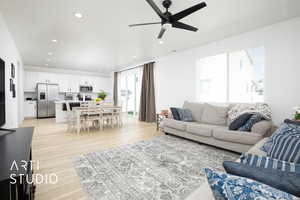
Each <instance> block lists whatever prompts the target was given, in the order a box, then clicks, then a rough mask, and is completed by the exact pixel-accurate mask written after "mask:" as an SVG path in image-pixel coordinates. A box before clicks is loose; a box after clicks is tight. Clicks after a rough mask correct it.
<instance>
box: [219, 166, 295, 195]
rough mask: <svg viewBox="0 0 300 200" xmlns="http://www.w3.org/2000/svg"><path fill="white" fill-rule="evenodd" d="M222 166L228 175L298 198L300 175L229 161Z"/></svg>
mask: <svg viewBox="0 0 300 200" xmlns="http://www.w3.org/2000/svg"><path fill="white" fill-rule="evenodd" d="M223 166H224V168H225V170H226V172H227V173H229V174H232V175H235V176H240V177H245V178H250V179H252V180H255V181H259V182H260V183H264V184H266V185H269V186H271V187H273V188H276V189H278V190H281V191H284V192H287V193H290V194H293V195H295V196H298V197H300V174H296V173H292V172H283V171H279V170H276V169H271V168H259V167H253V166H250V165H245V164H241V163H237V162H231V161H225V162H224V163H223Z"/></svg>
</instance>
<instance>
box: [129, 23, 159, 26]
mask: <svg viewBox="0 0 300 200" xmlns="http://www.w3.org/2000/svg"><path fill="white" fill-rule="evenodd" d="M154 24H161V22H152V23H142V24H130V25H129V27H135V26H146V25H154Z"/></svg>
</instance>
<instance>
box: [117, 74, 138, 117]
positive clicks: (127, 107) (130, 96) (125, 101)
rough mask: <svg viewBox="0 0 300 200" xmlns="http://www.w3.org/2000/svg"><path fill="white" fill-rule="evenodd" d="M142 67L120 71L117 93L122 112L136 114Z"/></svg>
mask: <svg viewBox="0 0 300 200" xmlns="http://www.w3.org/2000/svg"><path fill="white" fill-rule="evenodd" d="M141 79H142V68H135V69H131V70H128V71H124V72H121V73H120V80H119V83H120V85H119V88H120V91H119V95H120V100H121V104H122V109H123V112H124V113H127V114H128V115H129V116H138V113H139V106H140V96H141Z"/></svg>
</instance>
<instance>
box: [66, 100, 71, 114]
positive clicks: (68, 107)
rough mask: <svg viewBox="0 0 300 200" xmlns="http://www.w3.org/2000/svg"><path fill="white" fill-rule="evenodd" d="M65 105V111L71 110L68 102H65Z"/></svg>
mask: <svg viewBox="0 0 300 200" xmlns="http://www.w3.org/2000/svg"><path fill="white" fill-rule="evenodd" d="M66 107H67V111H68V112H70V111H71V106H70V103H69V102H66Z"/></svg>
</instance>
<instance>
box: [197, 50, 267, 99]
mask: <svg viewBox="0 0 300 200" xmlns="http://www.w3.org/2000/svg"><path fill="white" fill-rule="evenodd" d="M264 67H265V51H264V47H259V48H253V49H246V50H241V51H235V52H229V53H223V54H219V55H216V56H211V57H206V58H201V59H199V60H198V63H197V80H198V83H197V91H196V92H197V100H198V101H201V102H245V103H253V102H263V101H264Z"/></svg>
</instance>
